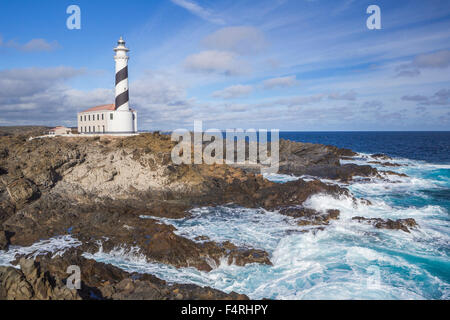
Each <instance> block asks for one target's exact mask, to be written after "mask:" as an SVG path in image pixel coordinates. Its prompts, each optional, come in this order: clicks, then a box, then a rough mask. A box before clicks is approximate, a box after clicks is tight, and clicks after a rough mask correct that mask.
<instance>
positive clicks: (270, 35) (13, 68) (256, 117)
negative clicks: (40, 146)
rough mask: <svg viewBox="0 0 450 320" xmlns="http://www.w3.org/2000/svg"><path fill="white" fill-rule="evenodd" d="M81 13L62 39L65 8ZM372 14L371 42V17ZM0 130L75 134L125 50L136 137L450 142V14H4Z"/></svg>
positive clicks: (287, 4)
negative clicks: (413, 137) (60, 129)
mask: <svg viewBox="0 0 450 320" xmlns="http://www.w3.org/2000/svg"><path fill="white" fill-rule="evenodd" d="M71 4H76V5H78V6H79V7H80V9H81V30H68V29H67V27H66V19H67V18H68V16H69V15H68V14H67V13H66V8H67V7H68V6H69V5H71ZM371 4H376V5H378V6H379V7H380V9H381V23H382V29H381V30H369V29H368V28H367V27H366V20H367V18H368V17H369V14H367V13H366V9H367V7H368V6H369V5H371ZM0 10H1V12H2V19H1V20H0V58H1V59H0V111H1V113H0V125H19V124H43V125H61V124H63V125H69V126H74V125H75V124H76V112H78V111H81V110H83V109H85V108H89V107H92V106H95V105H99V104H106V103H113V101H114V91H113V86H114V60H113V54H114V53H113V51H112V48H113V47H114V46H115V44H116V41H117V39H118V38H119V36H120V35H123V36H124V38H125V40H126V41H127V45H128V46H129V47H130V49H131V52H130V62H129V77H130V78H129V79H130V102H131V104H132V106H133V107H134V108H135V109H136V110H137V111H138V114H139V116H138V119H139V128H140V129H148V130H170V129H176V128H192V126H193V123H194V120H203V121H204V127H205V128H221V129H225V128H235V127H240V128H255V129H258V128H268V129H272V128H274V129H280V130H307V131H314V130H318V131H321V130H322V131H327V130H329V131H333V130H349V131H350V130H449V129H450V108H449V106H450V101H449V98H450V41H449V40H450V2H449V1H446V0H443V1H437V0H434V1H433V0H430V1H413V0H411V1H402V0H399V1H364V0H361V1H358V0H335V1H325V0H291V1H289V0H269V1H266V0H258V1H256V0H254V1H245V0H239V1H221V0H214V1H212V0H208V1H207V0H203V1H200V0H165V1H156V0H153V1H144V0H142V1H137V0H129V1H127V2H123V1H113V0H109V1H103V0H91V1H75V0H72V1H63V0H59V1H56V0H40V1H31V0H29V1H24V0H16V1H5V0H1V2H0Z"/></svg>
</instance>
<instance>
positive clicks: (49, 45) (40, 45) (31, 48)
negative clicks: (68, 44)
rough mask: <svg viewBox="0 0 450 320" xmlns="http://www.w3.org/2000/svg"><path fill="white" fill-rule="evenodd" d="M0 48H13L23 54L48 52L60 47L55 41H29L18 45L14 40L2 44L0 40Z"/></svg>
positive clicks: (39, 39)
mask: <svg viewBox="0 0 450 320" xmlns="http://www.w3.org/2000/svg"><path fill="white" fill-rule="evenodd" d="M0 46H4V47H8V48H14V49H17V50H20V51H24V52H43V51H45V52H49V51H53V50H55V49H57V48H59V47H60V45H59V43H58V42H57V41H52V42H48V41H47V40H45V39H41V38H38V39H31V40H30V41H28V42H27V43H24V44H20V43H18V42H16V41H14V40H11V41H8V42H5V43H3V42H2V40H1V39H0Z"/></svg>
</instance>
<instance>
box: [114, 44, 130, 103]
mask: <svg viewBox="0 0 450 320" xmlns="http://www.w3.org/2000/svg"><path fill="white" fill-rule="evenodd" d="M114 51H115V52H116V55H115V56H114V60H115V61H116V109H117V110H120V111H128V110H130V106H129V103H128V100H129V95H128V59H129V57H128V55H127V52H128V51H130V50H129V49H128V48H127V47H126V46H125V41H124V40H123V38H122V37H120V39H119V41H117V47H115V48H114Z"/></svg>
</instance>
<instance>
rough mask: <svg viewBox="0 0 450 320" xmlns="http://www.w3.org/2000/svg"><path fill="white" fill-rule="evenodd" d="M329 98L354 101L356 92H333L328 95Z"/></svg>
mask: <svg viewBox="0 0 450 320" xmlns="http://www.w3.org/2000/svg"><path fill="white" fill-rule="evenodd" d="M328 99H331V100H348V101H354V100H356V92H354V91H349V92H347V93H344V94H341V93H331V94H330V95H329V96H328Z"/></svg>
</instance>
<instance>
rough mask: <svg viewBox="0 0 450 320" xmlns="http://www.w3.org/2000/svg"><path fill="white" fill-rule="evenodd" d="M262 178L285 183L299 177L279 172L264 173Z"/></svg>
mask: <svg viewBox="0 0 450 320" xmlns="http://www.w3.org/2000/svg"><path fill="white" fill-rule="evenodd" d="M263 176H264V178H266V179H267V180H270V181H273V182H278V183H285V182H289V181H295V180H298V179H300V178H299V177H296V176H294V175H289V174H281V173H264V174H263Z"/></svg>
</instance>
